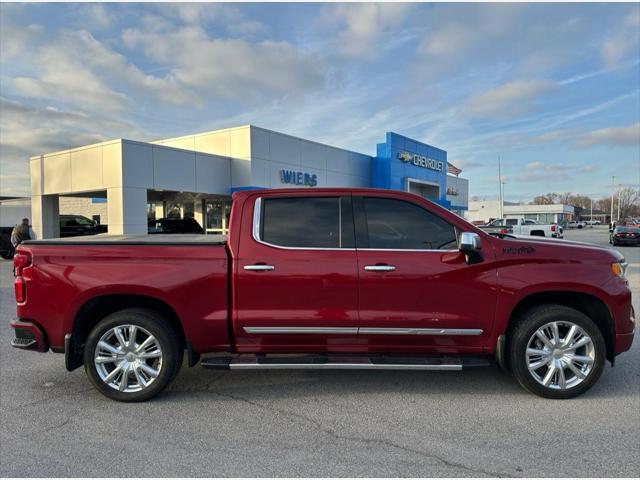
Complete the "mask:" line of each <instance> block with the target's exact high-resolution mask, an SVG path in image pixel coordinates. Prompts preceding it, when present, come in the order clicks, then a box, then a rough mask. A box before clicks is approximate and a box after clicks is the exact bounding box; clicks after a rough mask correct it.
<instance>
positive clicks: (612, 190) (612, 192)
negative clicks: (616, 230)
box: [609, 175, 616, 225]
mask: <svg viewBox="0 0 640 480" xmlns="http://www.w3.org/2000/svg"><path fill="white" fill-rule="evenodd" d="M615 181H616V176H615V175H612V176H611V221H610V222H609V223H610V224H611V225H613V194H614V193H615V191H614V189H615V188H616V187H615Z"/></svg>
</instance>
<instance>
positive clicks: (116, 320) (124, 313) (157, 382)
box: [84, 308, 184, 402]
mask: <svg viewBox="0 0 640 480" xmlns="http://www.w3.org/2000/svg"><path fill="white" fill-rule="evenodd" d="M119 325H136V326H137V327H141V328H142V329H144V330H146V331H147V332H149V333H150V334H151V335H153V337H155V339H156V341H157V344H158V346H159V347H160V350H161V351H162V364H161V367H160V368H159V370H158V372H157V377H155V378H154V379H153V381H152V382H150V383H149V384H148V386H146V387H145V388H143V389H142V390H140V391H136V392H122V391H119V390H116V389H115V388H113V387H111V386H109V385H108V384H107V383H105V381H103V380H102V378H101V377H100V374H99V373H98V371H97V369H96V365H95V363H94V353H95V350H96V347H97V345H98V342H99V341H100V338H101V337H102V336H103V335H104V334H105V333H107V332H108V331H109V330H111V329H112V328H114V327H117V326H119ZM182 345H183V342H182V339H181V337H180V335H179V333H178V332H176V329H175V328H174V327H173V326H172V325H171V323H170V322H168V321H167V320H166V319H165V318H164V317H163V316H162V315H160V314H158V313H157V312H155V311H153V310H147V309H142V308H127V309H124V310H120V311H118V312H115V313H112V314H111V315H108V316H107V317H105V318H104V319H102V320H101V321H100V322H99V323H98V324H97V325H96V326H95V327H94V328H93V330H91V332H90V333H89V337H88V338H87V341H86V343H85V347H84V369H85V372H86V373H87V376H88V377H89V380H90V381H91V383H92V384H93V386H94V387H95V388H96V389H97V390H98V391H99V392H100V393H102V394H103V395H105V396H106V397H109V398H111V399H113V400H118V401H120V402H143V401H145V400H149V399H150V398H153V397H155V396H156V395H158V394H159V393H160V392H161V391H162V390H164V389H165V388H166V387H167V386H168V385H169V384H170V383H171V382H172V381H173V380H174V379H175V377H176V376H177V375H178V373H179V372H180V368H181V367H182V359H183V356H184V349H183V346H182Z"/></svg>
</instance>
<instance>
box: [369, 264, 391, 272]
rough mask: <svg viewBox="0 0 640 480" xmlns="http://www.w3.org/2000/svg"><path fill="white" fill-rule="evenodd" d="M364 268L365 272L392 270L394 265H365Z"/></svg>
mask: <svg viewBox="0 0 640 480" xmlns="http://www.w3.org/2000/svg"><path fill="white" fill-rule="evenodd" d="M364 269H365V270H366V271H367V272H393V271H394V270H395V269H396V267H395V265H365V267H364Z"/></svg>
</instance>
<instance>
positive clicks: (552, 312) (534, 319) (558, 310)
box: [507, 305, 606, 399]
mask: <svg viewBox="0 0 640 480" xmlns="http://www.w3.org/2000/svg"><path fill="white" fill-rule="evenodd" d="M516 322H517V323H516V324H515V325H514V327H513V330H512V331H511V332H510V335H509V338H508V346H507V348H508V353H507V354H508V355H509V362H510V365H511V369H512V371H513V374H514V376H515V378H516V380H517V381H518V383H519V384H520V385H522V387H524V388H525V389H526V390H528V391H530V392H531V393H534V394H536V395H539V396H541V397H545V398H553V399H566V398H573V397H576V396H578V395H581V394H583V393H584V392H586V391H587V390H589V388H591V387H592V386H593V385H594V384H595V383H596V381H597V380H598V378H600V375H601V374H602V370H603V369H604V364H605V361H606V345H605V341H604V337H603V335H602V332H601V331H600V329H599V328H598V326H597V325H596V324H595V323H594V322H593V320H591V319H590V318H589V317H587V316H586V315H585V314H583V313H582V312H579V311H578V310H574V309H573V308H569V307H566V306H564V305H542V306H539V307H536V308H533V309H531V310H528V311H527V312H525V313H524V314H523V315H522V316H521V317H520V318H519V319H518V320H517V321H516ZM551 322H568V323H571V324H575V325H577V326H578V327H580V328H581V329H582V330H583V331H584V332H585V333H586V334H587V335H588V336H589V337H590V338H591V340H592V344H593V353H594V359H593V365H592V367H591V370H590V372H589V373H588V374H587V376H586V378H585V379H584V380H582V381H581V382H580V383H578V384H577V385H575V386H574V387H571V388H566V389H564V390H560V389H553V388H550V387H547V386H544V385H543V384H542V383H539V381H538V380H536V379H535V378H534V376H533V374H532V373H530V372H529V369H528V367H527V355H526V351H527V344H528V342H529V339H531V337H532V336H533V335H534V334H535V332H536V331H537V330H538V329H539V328H540V327H543V326H545V325H546V324H549V323H551ZM544 368H546V367H544Z"/></svg>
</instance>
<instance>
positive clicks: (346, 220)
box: [260, 197, 355, 248]
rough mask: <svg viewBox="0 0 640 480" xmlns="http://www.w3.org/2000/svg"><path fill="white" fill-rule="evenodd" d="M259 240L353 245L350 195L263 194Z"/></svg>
mask: <svg viewBox="0 0 640 480" xmlns="http://www.w3.org/2000/svg"><path fill="white" fill-rule="evenodd" d="M261 203H262V205H261V212H260V240H262V241H263V242H266V243H269V244H272V245H275V246H280V247H295V248H353V247H354V244H355V241H354V230H353V214H352V210H351V199H350V197H291V198H263V199H262V200H261Z"/></svg>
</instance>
